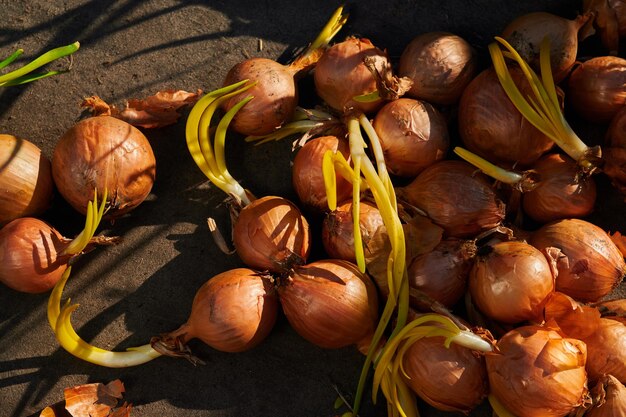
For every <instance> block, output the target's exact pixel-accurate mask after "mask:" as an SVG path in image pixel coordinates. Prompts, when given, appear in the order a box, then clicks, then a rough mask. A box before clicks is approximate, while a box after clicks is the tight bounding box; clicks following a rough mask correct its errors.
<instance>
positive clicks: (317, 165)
mask: <svg viewBox="0 0 626 417" xmlns="http://www.w3.org/2000/svg"><path fill="white" fill-rule="evenodd" d="M329 150H330V151H333V152H340V153H341V154H342V155H343V156H344V157H345V158H346V160H348V159H349V157H350V148H349V146H348V143H347V141H345V140H343V139H339V138H337V137H336V136H320V137H317V138H314V139H311V140H309V141H307V142H306V143H305V144H304V145H303V146H302V148H300V149H299V150H298V153H297V154H296V157H295V158H294V160H293V166H292V168H291V174H292V175H291V182H292V184H293V188H294V190H295V191H296V194H297V195H298V199H299V200H300V202H301V203H302V206H303V208H305V209H307V210H309V211H311V212H313V213H323V212H326V211H328V199H327V198H326V188H325V186H324V173H323V172H322V161H323V159H324V154H325V153H326V151H329ZM336 189H337V201H343V200H346V199H348V198H350V197H351V196H352V184H351V183H350V181H348V180H346V179H345V178H343V177H342V176H341V175H337V181H336Z"/></svg>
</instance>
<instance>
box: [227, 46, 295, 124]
mask: <svg viewBox="0 0 626 417" xmlns="http://www.w3.org/2000/svg"><path fill="white" fill-rule="evenodd" d="M243 80H250V81H251V82H256V83H257V84H256V85H255V86H253V87H251V88H250V89H248V90H246V91H244V92H243V93H240V94H237V95H235V96H233V97H231V98H230V99H229V100H228V101H226V102H225V104H224V106H223V108H224V111H228V110H230V108H231V107H233V106H234V105H235V104H237V103H238V102H240V101H241V100H242V99H243V98H245V97H246V96H248V95H252V96H253V97H254V100H252V101H250V102H249V103H248V104H246V105H245V106H243V107H242V108H241V110H239V112H237V114H236V115H235V117H234V118H233V120H232V122H231V124H230V127H231V128H232V129H233V130H234V131H236V132H238V133H240V134H242V135H254V136H260V135H266V134H268V133H271V132H273V131H274V130H276V129H279V128H280V127H281V126H282V125H283V124H284V123H286V122H288V121H290V120H291V118H292V117H293V114H294V111H295V109H296V106H297V104H298V90H297V88H296V83H295V81H294V72H293V71H291V70H290V68H289V67H288V66H285V65H282V64H279V63H278V62H276V61H273V60H271V59H268V58H250V59H246V60H245V61H242V62H240V63H238V64H237V65H235V66H234V67H232V68H231V69H230V70H229V71H228V74H226V79H225V80H224V86H226V85H230V84H234V83H237V82H239V81H243Z"/></svg>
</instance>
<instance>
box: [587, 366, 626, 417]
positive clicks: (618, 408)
mask: <svg viewBox="0 0 626 417" xmlns="http://www.w3.org/2000/svg"><path fill="white" fill-rule="evenodd" d="M591 398H592V401H593V406H592V407H591V408H590V409H589V410H587V412H586V413H585V416H586V417H626V387H625V386H624V384H622V383H621V382H620V381H618V380H617V378H615V377H614V376H613V375H603V376H602V378H600V380H599V381H598V382H597V383H596V385H595V386H594V387H593V388H592V389H591Z"/></svg>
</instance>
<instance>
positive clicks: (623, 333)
mask: <svg viewBox="0 0 626 417" xmlns="http://www.w3.org/2000/svg"><path fill="white" fill-rule="evenodd" d="M584 342H585V343H586V344H587V372H588V374H589V380H590V381H596V380H598V378H600V377H601V376H602V375H604V374H611V375H613V376H614V377H615V378H617V379H619V380H620V381H621V382H622V383H623V384H626V324H625V323H622V322H620V321H618V320H613V319H610V318H600V323H599V326H598V328H596V329H595V331H594V332H593V333H592V334H591V336H590V337H588V338H586V339H584Z"/></svg>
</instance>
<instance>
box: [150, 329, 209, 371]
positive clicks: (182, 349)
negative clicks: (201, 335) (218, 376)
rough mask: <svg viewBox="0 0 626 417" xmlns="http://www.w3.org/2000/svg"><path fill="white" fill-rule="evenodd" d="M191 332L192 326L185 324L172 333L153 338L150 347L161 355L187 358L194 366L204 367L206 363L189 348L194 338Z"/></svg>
mask: <svg viewBox="0 0 626 417" xmlns="http://www.w3.org/2000/svg"><path fill="white" fill-rule="evenodd" d="M191 330H192V329H191V326H190V325H189V324H188V323H185V324H183V325H182V326H180V327H179V328H178V329H176V330H174V331H173V332H171V333H167V334H163V335H160V336H155V337H153V338H152V339H151V340H150V345H151V346H152V348H153V349H154V350H155V351H157V352H159V353H160V354H161V355H165V356H172V357H175V358H185V359H187V360H188V361H189V362H191V363H192V364H194V365H204V362H203V361H202V360H201V359H199V358H198V357H197V356H195V355H194V354H192V353H191V349H189V347H188V346H187V342H189V340H191V339H193V338H194V336H193V334H192V332H191Z"/></svg>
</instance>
